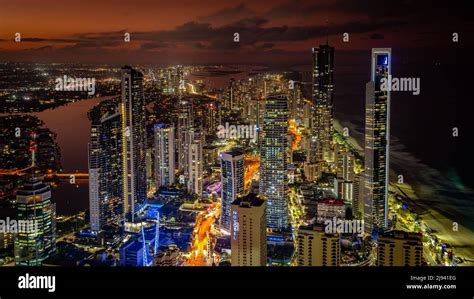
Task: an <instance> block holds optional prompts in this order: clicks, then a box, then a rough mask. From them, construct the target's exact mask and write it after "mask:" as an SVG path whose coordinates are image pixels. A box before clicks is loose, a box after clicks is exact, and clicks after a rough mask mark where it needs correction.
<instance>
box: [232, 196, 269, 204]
mask: <svg viewBox="0 0 474 299" xmlns="http://www.w3.org/2000/svg"><path fill="white" fill-rule="evenodd" d="M264 202H265V200H264V198H263V196H261V195H260V194H257V193H249V194H247V195H243V196H238V197H237V198H236V199H235V200H234V201H233V202H232V205H238V206H240V207H247V208H250V207H260V206H261V205H262V204H263V203H264Z"/></svg>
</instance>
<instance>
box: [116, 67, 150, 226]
mask: <svg viewBox="0 0 474 299" xmlns="http://www.w3.org/2000/svg"><path fill="white" fill-rule="evenodd" d="M121 116H122V144H123V147H122V159H123V161H122V163H123V175H122V178H123V198H124V208H123V210H124V216H125V219H126V220H127V221H130V222H135V218H136V214H137V213H138V211H139V210H140V209H141V208H142V207H143V204H144V202H145V200H146V191H147V181H146V164H145V159H146V157H145V155H146V152H145V146H146V128H145V125H146V122H145V121H146V118H145V99H144V95H143V74H142V73H141V72H139V71H137V70H135V69H133V68H131V67H129V66H126V67H123V68H122V102H121Z"/></svg>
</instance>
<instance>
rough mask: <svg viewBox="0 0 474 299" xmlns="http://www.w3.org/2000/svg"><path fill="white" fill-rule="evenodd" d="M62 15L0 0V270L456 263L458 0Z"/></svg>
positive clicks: (462, 192) (463, 240) (463, 175)
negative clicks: (14, 268) (11, 268)
mask: <svg viewBox="0 0 474 299" xmlns="http://www.w3.org/2000/svg"><path fill="white" fill-rule="evenodd" d="M71 5H72V4H71V3H68V2H61V1H56V0H45V1H41V2H37V1H32V0H19V1H3V0H0V7H2V10H1V11H0V266H6V267H8V266H23V267H29V266H43V267H44V268H50V267H49V266H60V267H66V268H67V267H85V266H86V267H87V266H93V268H96V266H106V268H114V267H118V268H121V267H132V268H133V267H147V268H159V267H168V266H172V267H188V268H189V267H196V266H197V267H204V266H206V267H211V268H212V267H219V268H221V267H227V266H231V267H230V271H232V269H237V268H234V267H242V266H243V267H248V266H254V267H265V268H268V269H274V268H286V267H294V268H295V269H296V268H298V267H308V266H309V267H338V268H352V267H397V266H401V267H408V269H412V268H413V269H415V268H421V269H426V268H433V269H436V268H441V266H447V267H450V268H468V269H472V266H474V241H473V240H474V204H473V201H472V199H473V198H474V183H473V180H472V167H471V166H470V165H469V164H470V163H469V161H470V160H471V159H470V156H471V155H472V153H471V151H472V150H471V146H470V145H469V141H468V140H469V139H470V137H471V136H472V129H471V126H470V125H469V124H470V117H469V115H468V111H470V110H469V108H468V102H469V99H470V97H471V93H470V90H469V89H470V88H469V86H470V84H469V78H470V77H471V75H470V73H471V69H472V66H473V62H472V59H471V57H470V56H471V53H472V50H473V49H474V36H473V33H474V31H473V29H474V26H473V25H474V24H473V23H474V21H473V20H472V17H471V11H470V10H469V8H468V5H467V3H466V2H463V1H459V2H455V3H449V2H446V3H443V4H441V3H440V4H437V5H434V4H432V3H431V2H428V1H400V2H395V1H386V0H382V1H370V0H364V1H341V0H321V1H309V0H308V1H303V0H301V1H287V0H281V1H280V0H278V1H244V0H242V1H225V2H224V1H214V0H212V1H200V2H199V3H197V2H196V1H191V0H182V1H181V0H180V1H176V3H175V2H169V1H145V0H143V1H124V2H120V3H119V2H117V1H111V0H99V1H84V2H81V4H80V5H75V6H74V9H71ZM458 266H459V267H458ZM461 266H463V267H461ZM2 268H3V267H0V270H1V269H2ZM227 268H229V267H227ZM443 268H445V267H443ZM20 269H21V268H20ZM360 269H362V268H360ZM269 271H273V270H269ZM285 271H286V270H285ZM341 271H345V270H341ZM409 271H411V270H409ZM407 273H408V274H410V275H412V276H410V279H409V280H407V281H404V282H403V283H406V288H407V289H408V288H411V287H409V285H408V284H416V283H422V282H423V281H424V279H426V278H423V279H422V278H419V276H416V275H415V276H414V272H407ZM0 274H1V271H0ZM58 277H60V276H58ZM428 277H429V276H428ZM446 277H448V278H444V279H443V280H445V281H444V282H443V284H441V283H440V282H439V281H438V286H435V287H429V288H435V289H436V288H438V287H439V288H441V289H456V282H455V280H456V276H446ZM452 277H454V279H453V278H452ZM18 279H19V281H20V282H19V283H18V287H19V288H28V287H25V286H23V287H22V286H20V284H21V280H22V279H35V278H34V276H33V278H29V277H27V278H25V277H23V276H20V277H19V278H18ZM461 279H462V277H461ZM428 280H430V279H429V278H428ZM451 283H452V284H451ZM458 283H459V286H461V285H462V281H461V280H460V281H459V282H458ZM403 287H405V285H403ZM51 288H53V287H52V286H50V289H51ZM54 288H55V287H54ZM425 289H426V287H425ZM405 290H406V289H405ZM51 292H55V291H51ZM0 295H2V294H0Z"/></svg>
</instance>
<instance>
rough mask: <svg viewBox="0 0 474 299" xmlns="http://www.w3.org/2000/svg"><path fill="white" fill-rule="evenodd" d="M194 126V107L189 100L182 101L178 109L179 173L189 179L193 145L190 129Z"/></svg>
mask: <svg viewBox="0 0 474 299" xmlns="http://www.w3.org/2000/svg"><path fill="white" fill-rule="evenodd" d="M193 125H194V117H193V105H192V103H191V102H190V101H188V100H180V102H179V107H178V134H177V136H176V138H177V142H178V144H177V147H178V168H179V172H180V173H181V174H183V175H184V177H185V178H186V179H187V177H188V175H187V172H188V168H189V167H188V158H189V157H188V151H189V149H188V148H189V144H190V143H191V135H190V129H191V128H192V127H193Z"/></svg>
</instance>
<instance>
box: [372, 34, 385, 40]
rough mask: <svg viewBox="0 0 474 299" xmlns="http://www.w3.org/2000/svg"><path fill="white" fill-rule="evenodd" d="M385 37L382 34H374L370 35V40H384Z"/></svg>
mask: <svg viewBox="0 0 474 299" xmlns="http://www.w3.org/2000/svg"><path fill="white" fill-rule="evenodd" d="M384 38H385V37H384V36H383V35H382V34H380V33H373V34H371V35H370V39H384Z"/></svg>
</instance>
